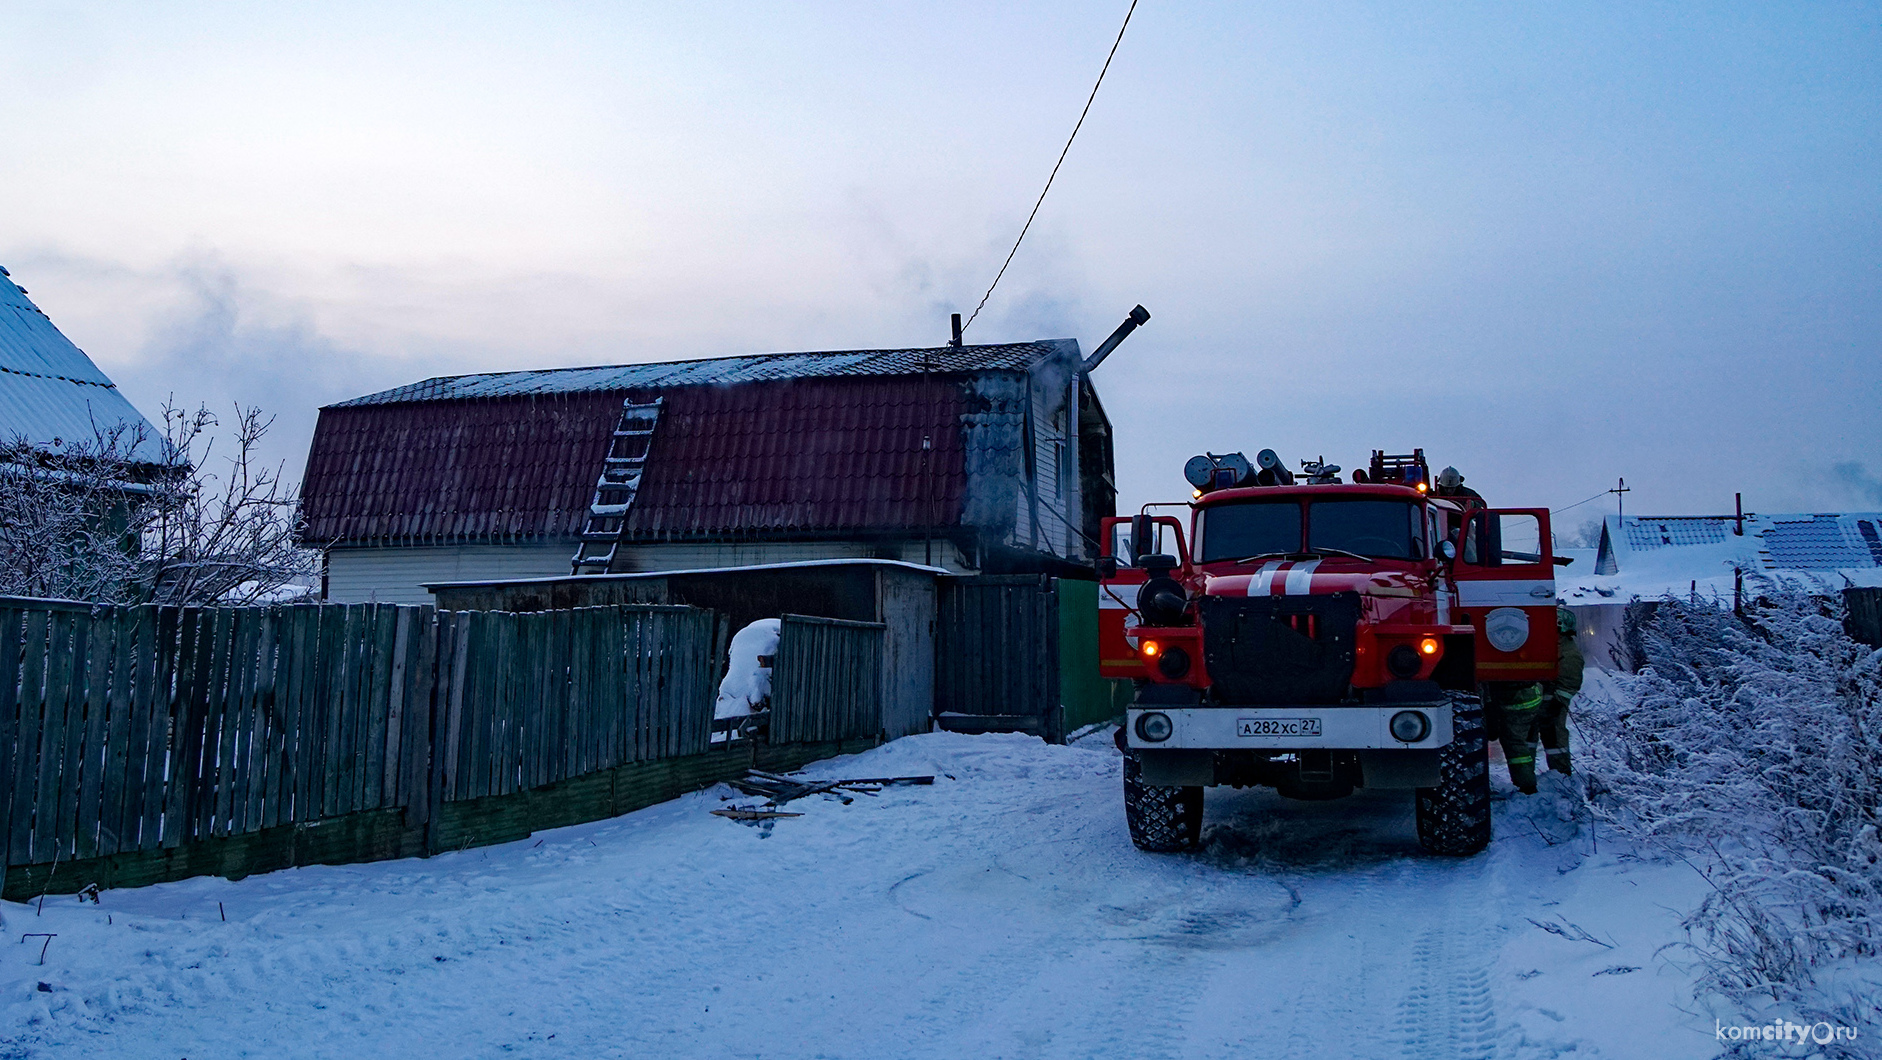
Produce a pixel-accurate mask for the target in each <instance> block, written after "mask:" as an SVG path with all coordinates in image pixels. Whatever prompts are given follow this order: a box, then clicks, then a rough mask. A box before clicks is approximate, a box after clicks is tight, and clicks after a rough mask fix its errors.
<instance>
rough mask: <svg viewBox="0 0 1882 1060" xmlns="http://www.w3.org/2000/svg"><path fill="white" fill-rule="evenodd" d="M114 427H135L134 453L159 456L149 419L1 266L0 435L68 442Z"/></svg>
mask: <svg viewBox="0 0 1882 1060" xmlns="http://www.w3.org/2000/svg"><path fill="white" fill-rule="evenodd" d="M119 426H125V427H129V428H131V429H133V430H138V429H141V430H142V432H143V434H144V436H145V438H144V444H143V446H142V447H140V448H139V449H138V450H137V453H136V455H137V456H139V457H140V458H143V459H147V460H156V459H157V458H158V450H157V432H156V429H155V428H154V427H152V426H151V424H150V421H149V420H147V419H145V418H144V415H143V413H140V412H138V411H137V409H136V408H135V407H134V406H132V405H131V403H130V402H129V401H127V400H125V397H124V395H123V394H121V393H119V392H118V388H117V385H116V384H115V383H113V382H112V381H111V380H110V378H109V377H107V376H106V375H105V374H104V373H103V372H101V371H99V370H98V366H97V365H95V364H93V363H92V359H91V358H90V357H87V356H85V351H83V350H81V349H79V348H78V347H77V346H75V345H73V344H72V340H71V339H68V338H66V337H65V335H64V334H62V333H61V332H60V331H59V329H58V328H56V327H54V326H53V323H52V321H51V319H49V318H48V317H47V316H46V314H45V313H44V312H42V311H41V310H40V308H39V307H38V306H36V305H34V304H33V301H32V299H30V298H28V297H26V289H25V288H23V287H21V286H20V285H18V284H16V283H14V282H13V281H12V280H11V279H9V278H7V273H6V272H5V270H4V269H0V430H4V431H5V432H6V435H7V437H6V438H4V439H0V441H12V440H14V439H15V438H21V439H24V440H25V441H26V442H28V443H30V444H33V445H40V446H44V445H50V444H52V443H53V442H54V441H55V440H59V441H63V442H68V443H69V442H74V441H79V440H88V439H91V438H93V437H94V436H95V432H96V430H98V429H104V430H110V429H112V428H115V427H119Z"/></svg>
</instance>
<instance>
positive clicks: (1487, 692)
mask: <svg viewBox="0 0 1882 1060" xmlns="http://www.w3.org/2000/svg"><path fill="white" fill-rule="evenodd" d="M1483 706H1484V714H1485V720H1486V721H1488V722H1489V723H1490V731H1491V732H1492V733H1494V734H1495V735H1496V737H1497V740H1498V742H1500V743H1501V744H1502V745H1503V761H1504V762H1506V763H1508V764H1509V770H1510V783H1512V784H1514V785H1516V790H1517V791H1520V792H1522V793H1523V794H1525V795H1534V794H1535V793H1536V720H1537V718H1538V716H1539V715H1540V714H1541V712H1542V685H1541V684H1539V683H1537V682H1534V681H1530V682H1527V683H1525V682H1521V681H1493V682H1490V683H1489V684H1486V685H1484V686H1483Z"/></svg>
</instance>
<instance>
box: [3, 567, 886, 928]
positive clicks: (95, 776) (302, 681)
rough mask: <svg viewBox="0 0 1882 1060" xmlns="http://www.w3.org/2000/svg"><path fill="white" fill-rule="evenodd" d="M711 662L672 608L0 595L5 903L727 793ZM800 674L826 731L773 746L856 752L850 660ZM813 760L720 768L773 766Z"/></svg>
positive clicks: (801, 756)
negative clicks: (824, 715)
mask: <svg viewBox="0 0 1882 1060" xmlns="http://www.w3.org/2000/svg"><path fill="white" fill-rule="evenodd" d="M843 625H855V624H853V623H850V624H843ZM843 632H850V631H843ZM875 632H876V637H877V640H878V641H879V638H880V629H879V627H878V628H877V630H876V631H875ZM811 639H815V637H814V636H813V637H812V638H811ZM725 640H726V630H725V627H724V622H723V619H722V617H721V616H719V615H718V614H716V613H715V612H711V611H705V610H700V609H697V608H691V607H664V606H651V605H648V606H632V605H627V606H617V607H596V608H581V609H575V610H568V611H554V612H541V613H534V614H512V613H506V612H437V611H434V609H432V608H429V607H397V606H393V605H389V604H349V605H340V604H323V605H315V604H306V605H292V606H281V607H265V608H174V607H89V606H86V605H83V604H67V603H61V602H52V601H24V600H18V599H7V598H0V828H3V829H4V831H0V869H4V870H6V871H5V877H4V879H5V894H6V896H8V897H18V896H19V895H20V894H21V893H38V892H39V890H40V889H45V888H50V889H58V890H72V889H77V888H78V887H80V886H83V885H84V884H85V883H86V882H99V881H105V882H106V885H111V883H112V882H117V883H142V882H152V881H154V880H157V879H174V878H179V877H181V876H187V875H195V874H200V873H204V872H213V873H217V874H221V875H237V876H239V875H243V874H246V873H248V872H252V871H263V870H265V869H268V868H275V867H282V866H284V865H288V864H307V863H313V862H345V861H360V860H372V859H375V858H382V857H399V856H410V855H415V854H426V853H432V852H436V851H438V850H441V849H450V848H456V847H459V846H465V845H481V844H483V843H489V842H502V841H504V840H506V839H510V838H517V837H518V836H519V835H522V834H527V833H528V831H529V830H530V829H531V828H537V827H548V826H550V825H551V824H567V823H575V822H576V821H580V820H592V819H595V818H596V817H602V816H608V815H610V814H612V813H620V812H626V811H627V810H629V809H634V808H637V807H638V806H640V805H647V804H649V803H650V802H653V801H659V800H660V799H661V798H671V797H672V796H673V795H675V794H678V793H679V792H680V791H683V790H687V789H688V788H689V787H692V786H698V785H699V784H702V783H703V784H709V783H711V782H713V781H714V780H717V779H727V778H729V777H731V776H736V775H738V774H739V773H741V772H742V771H743V768H745V766H744V765H743V764H741V763H740V762H738V761H735V760H734V759H735V757H736V756H735V755H732V754H731V753H730V752H729V751H728V750H720V751H712V750H710V747H709V740H710V731H711V725H712V708H713V698H714V689H715V684H716V678H717V676H718V673H719V671H720V668H721V662H720V660H721V659H722V658H723V656H724V648H725ZM847 649H848V650H868V646H867V645H860V646H859V644H858V643H848V644H847ZM874 650H875V651H876V652H877V653H879V650H880V646H879V643H877V644H876V645H875V646H874ZM838 654H839V655H840V654H841V652H840V651H839V653H838ZM873 657H874V656H872V658H873ZM814 658H815V659H817V660H818V663H817V664H818V665H829V666H832V667H833V668H834V671H835V672H837V673H840V674H844V675H849V676H848V677H845V678H843V679H841V680H838V681H837V682H836V684H835V685H834V686H832V687H833V688H834V689H835V693H836V694H838V695H839V696H849V698H847V699H843V700H841V702H842V704H843V706H842V707H841V709H840V710H839V711H838V714H839V715H840V716H841V718H842V719H845V720H843V721H842V722H841V723H840V724H837V725H835V726H834V727H832V726H831V725H828V724H823V723H815V724H810V723H806V724H801V725H799V726H798V728H797V730H796V731H798V732H800V733H803V734H804V738H805V739H810V740H817V741H835V740H840V739H841V738H842V736H841V735H838V736H824V735H821V734H822V733H825V732H840V733H842V734H845V735H848V734H852V733H854V734H855V735H865V734H866V735H871V736H873V734H874V733H875V731H876V730H877V729H879V727H880V720H879V715H878V717H877V719H876V721H875V723H874V724H869V723H868V722H867V721H866V719H865V720H863V721H858V720H856V717H857V716H856V714H855V711H856V710H858V709H863V710H866V709H867V705H868V703H876V704H877V709H878V711H879V700H874V699H868V700H867V701H865V700H864V699H859V698H857V694H856V687H855V684H856V681H857V680H860V678H858V677H857V676H856V675H857V674H859V673H861V672H862V671H863V670H864V669H867V664H865V663H858V662H854V661H847V662H846V661H844V660H843V659H842V658H839V657H838V656H833V655H830V654H829V648H828V647H827V646H826V648H825V649H824V650H823V654H820V655H816V656H814ZM869 680H870V681H871V682H872V683H871V684H869V686H868V687H869V688H870V689H871V690H872V692H873V689H874V688H875V687H876V685H875V684H874V683H873V682H874V681H875V678H874V677H871V678H869ZM845 681H847V682H848V683H847V684H846V683H845ZM813 686H815V687H818V688H821V687H822V686H821V685H817V684H816V683H815V682H813ZM816 694H818V695H822V694H825V693H824V692H822V691H818V692H817V693H816ZM805 711H808V712H810V713H811V714H815V710H814V709H813V708H812V707H811V706H809V705H805V706H803V707H801V708H800V713H802V712H805ZM863 730H866V733H865V732H864V731H863ZM771 742H772V743H774V744H775V743H780V742H782V739H781V738H780V737H779V736H776V735H774V736H773V738H772V741H771ZM830 753H835V751H834V750H833V749H832V747H831V746H830V745H829V744H828V743H825V742H817V743H815V744H812V743H808V742H807V743H803V744H801V745H800V746H799V747H797V748H795V749H792V748H775V749H754V748H742V749H740V751H739V752H738V754H741V755H744V756H745V757H746V759H747V760H749V761H757V760H760V759H762V760H763V761H764V762H765V763H767V764H768V765H769V766H770V767H772V768H779V767H786V766H790V765H791V764H792V763H794V762H796V761H799V760H803V761H807V760H809V759H810V758H814V757H821V756H823V755H825V754H830ZM806 756H808V757H806ZM578 787H579V788H580V792H581V795H580V798H579V799H578V800H575V801H570V800H567V799H564V800H562V801H560V802H558V801H557V798H556V797H555V793H556V792H557V791H574V790H576V788H578ZM62 864H63V865H65V866H69V869H68V871H67V872H66V874H65V877H64V879H63V880H57V881H55V879H54V878H55V877H57V876H58V874H59V871H60V866H61V865H62Z"/></svg>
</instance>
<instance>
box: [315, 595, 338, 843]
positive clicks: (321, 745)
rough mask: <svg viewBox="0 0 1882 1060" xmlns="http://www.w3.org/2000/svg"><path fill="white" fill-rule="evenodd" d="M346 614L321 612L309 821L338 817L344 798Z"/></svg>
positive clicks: (333, 610)
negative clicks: (342, 744) (342, 718)
mask: <svg viewBox="0 0 1882 1060" xmlns="http://www.w3.org/2000/svg"><path fill="white" fill-rule="evenodd" d="M346 612H347V609H346V607H345V606H344V605H342V606H339V607H323V608H321V609H320V649H319V650H320V656H319V664H318V665H319V667H320V677H319V680H318V682H317V684H316V685H315V691H314V701H313V706H314V710H315V712H316V717H315V721H316V722H317V723H318V727H317V728H315V729H313V730H312V731H310V732H309V734H308V736H309V739H310V741H311V744H312V745H311V747H310V749H309V758H310V762H309V764H310V766H311V767H312V768H313V770H314V776H313V778H312V779H313V785H314V801H313V805H312V806H311V807H310V810H312V814H311V816H310V817H309V818H307V819H308V820H315V819H318V818H322V817H333V816H335V815H337V814H338V812H339V810H338V806H339V797H340V778H339V768H340V756H341V753H342V752H341V747H340V716H341V701H342V699H343V694H342V692H341V686H340V682H341V678H342V676H343V675H344V673H345V670H346V667H345V656H346V650H345V648H346Z"/></svg>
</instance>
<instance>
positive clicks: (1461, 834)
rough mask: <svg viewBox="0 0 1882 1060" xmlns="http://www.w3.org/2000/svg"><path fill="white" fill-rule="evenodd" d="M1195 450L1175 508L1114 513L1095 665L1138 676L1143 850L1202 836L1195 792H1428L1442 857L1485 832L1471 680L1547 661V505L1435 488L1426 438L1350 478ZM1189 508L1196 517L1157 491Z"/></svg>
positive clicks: (1134, 803)
mask: <svg viewBox="0 0 1882 1060" xmlns="http://www.w3.org/2000/svg"><path fill="white" fill-rule="evenodd" d="M1258 460H1259V463H1260V466H1261V471H1259V472H1257V471H1255V470H1254V466H1253V465H1250V463H1249V462H1248V461H1247V460H1246V459H1245V458H1242V457H1241V456H1240V454H1227V455H1226V456H1216V455H1214V454H1205V455H1204V456H1202V457H1198V458H1196V459H1194V460H1192V461H1190V465H1189V467H1188V468H1187V469H1186V473H1187V474H1186V477H1188V478H1189V481H1190V483H1191V485H1192V486H1193V487H1194V489H1193V491H1192V497H1191V499H1190V500H1189V501H1188V502H1187V503H1184V504H1181V505H1169V506H1147V507H1146V509H1145V511H1144V512H1143V513H1142V514H1139V515H1138V516H1135V517H1129V518H1116V519H1110V520H1106V523H1105V527H1104V530H1105V533H1104V536H1103V538H1102V539H1101V540H1100V543H1099V552H1100V559H1099V575H1100V585H1099V608H1100V615H1099V618H1100V623H1099V626H1100V649H1101V650H1100V666H1101V669H1102V671H1103V672H1104V674H1105V675H1106V676H1109V677H1118V678H1129V679H1131V680H1132V681H1133V683H1134V685H1135V694H1134V696H1133V700H1132V703H1131V705H1130V707H1129V709H1128V710H1127V712H1126V719H1125V721H1126V723H1125V726H1124V728H1123V730H1122V732H1121V734H1120V739H1119V743H1120V747H1121V748H1122V749H1123V750H1124V752H1125V757H1126V761H1125V773H1126V777H1125V781H1126V783H1125V787H1126V792H1125V794H1126V800H1125V801H1126V815H1127V817H1129V818H1130V820H1131V824H1132V829H1131V832H1132V838H1133V839H1134V840H1137V841H1138V845H1139V846H1143V847H1145V848H1146V849H1181V848H1182V847H1184V846H1187V845H1190V844H1192V843H1194V842H1195V841H1196V838H1197V833H1198V832H1199V829H1200V821H1201V805H1202V789H1203V788H1205V787H1208V786H1212V785H1220V784H1229V785H1233V786H1237V787H1241V786H1246V785H1252V784H1260V785H1266V786H1271V787H1274V788H1275V789H1277V790H1278V791H1279V792H1280V793H1281V794H1283V795H1287V796H1291V797H1294V798H1303V799H1332V798H1339V797H1341V796H1344V795H1347V794H1350V793H1351V792H1352V791H1354V790H1355V789H1356V788H1361V787H1368V788H1405V789H1411V790H1413V791H1414V792H1416V793H1417V794H1416V798H1417V803H1418V807H1419V815H1418V816H1419V836H1420V840H1421V842H1423V843H1424V845H1425V846H1426V847H1427V848H1428V849H1431V850H1433V851H1435V852H1439V853H1450V854H1468V853H1474V852H1476V851H1477V850H1480V849H1482V847H1483V845H1484V844H1487V843H1488V841H1489V786H1488V783H1489V782H1488V769H1487V759H1486V755H1487V749H1486V743H1485V734H1484V730H1483V711H1482V706H1481V702H1480V700H1479V698H1478V691H1479V686H1480V685H1482V684H1484V683H1486V682H1528V681H1538V680H1548V679H1550V678H1552V677H1554V675H1555V666H1556V660H1555V650H1556V647H1555V646H1556V639H1555V624H1554V607H1555V588H1554V557H1553V555H1552V553H1551V550H1550V547H1549V542H1550V536H1549V523H1548V512H1547V511H1546V510H1545V509H1515V508H1510V509H1497V508H1488V507H1485V506H1483V505H1482V504H1481V503H1479V502H1478V501H1477V500H1476V499H1475V498H1456V499H1451V498H1443V497H1438V496H1435V495H1434V494H1433V491H1432V490H1431V488H1430V486H1429V483H1430V475H1429V470H1428V468H1427V467H1426V466H1425V462H1424V458H1423V453H1422V451H1414V453H1413V454H1411V455H1409V456H1402V457H1391V456H1388V455H1387V454H1384V453H1383V452H1375V453H1374V454H1373V461H1372V467H1371V468H1370V469H1369V470H1367V471H1361V472H1359V473H1356V474H1355V475H1354V476H1353V477H1354V479H1355V480H1356V481H1353V482H1344V481H1342V480H1341V479H1340V478H1339V476H1338V474H1337V472H1338V470H1339V469H1338V468H1332V469H1331V470H1329V469H1328V466H1327V465H1326V464H1324V462H1315V463H1307V464H1304V465H1303V473H1302V474H1301V475H1299V476H1296V475H1294V474H1291V473H1288V472H1286V471H1284V470H1282V469H1281V466H1280V461H1279V460H1278V458H1276V457H1274V455H1273V453H1272V452H1271V451H1264V452H1263V453H1262V454H1261V456H1260V457H1259V458H1258ZM1172 507H1174V508H1179V509H1187V511H1186V512H1185V513H1184V514H1186V516H1187V519H1184V518H1181V517H1178V516H1175V515H1170V514H1152V512H1151V508H1162V509H1167V508H1172Z"/></svg>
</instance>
